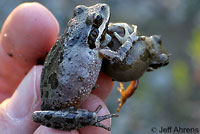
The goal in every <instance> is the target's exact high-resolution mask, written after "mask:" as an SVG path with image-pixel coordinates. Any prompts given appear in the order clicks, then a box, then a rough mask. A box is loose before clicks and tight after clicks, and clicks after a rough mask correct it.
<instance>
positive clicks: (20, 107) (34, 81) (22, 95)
mask: <svg viewBox="0 0 200 134" xmlns="http://www.w3.org/2000/svg"><path fill="white" fill-rule="evenodd" d="M40 74H41V67H40V66H34V67H33V68H32V69H31V70H30V71H29V73H28V74H27V75H26V76H25V77H24V79H23V80H22V82H21V83H20V84H19V86H18V88H17V89H16V91H15V92H14V94H13V95H12V97H11V98H10V100H9V102H8V104H7V111H8V114H9V116H10V117H12V118H23V117H25V116H26V115H28V114H29V113H30V112H31V113H32V112H33V111H34V109H35V108H36V106H35V105H36V104H38V102H39V100H40V98H39V96H40V95H39V94H40V93H39V79H40Z"/></svg>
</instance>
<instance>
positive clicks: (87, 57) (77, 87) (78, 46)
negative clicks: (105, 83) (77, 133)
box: [40, 36, 101, 110]
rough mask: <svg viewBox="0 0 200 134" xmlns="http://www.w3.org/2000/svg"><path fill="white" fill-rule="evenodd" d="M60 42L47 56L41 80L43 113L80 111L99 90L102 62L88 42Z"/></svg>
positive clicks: (61, 40)
mask: <svg viewBox="0 0 200 134" xmlns="http://www.w3.org/2000/svg"><path fill="white" fill-rule="evenodd" d="M69 42H70V41H68V42H67V43H64V38H63V37H62V36H61V38H60V39H59V40H58V41H57V43H56V44H55V46H54V47H53V48H52V49H51V51H50V53H49V54H48V56H47V59H46V62H45V65H44V68H43V71H42V76H41V87H40V88H41V96H42V107H41V109H42V110H55V109H63V108H68V107H70V106H75V107H78V106H79V105H80V104H81V103H82V102H83V101H84V100H85V99H86V98H87V96H88V95H89V94H90V92H91V89H92V88H93V87H94V86H95V83H96V80H97V77H98V74H99V71H100V68H101V60H100V59H99V58H95V57H97V56H98V54H97V51H95V50H93V49H90V48H89V47H86V44H84V42H81V41H79V42H78V43H77V42H76V43H74V44H69Z"/></svg>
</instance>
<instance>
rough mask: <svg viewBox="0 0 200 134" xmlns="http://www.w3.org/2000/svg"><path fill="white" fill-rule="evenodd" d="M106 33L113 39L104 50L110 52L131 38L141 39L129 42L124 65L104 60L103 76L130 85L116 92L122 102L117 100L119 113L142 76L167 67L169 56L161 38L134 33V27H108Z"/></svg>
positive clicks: (118, 24) (122, 24)
mask: <svg viewBox="0 0 200 134" xmlns="http://www.w3.org/2000/svg"><path fill="white" fill-rule="evenodd" d="M107 33H108V34H109V35H110V36H111V37H112V40H111V42H110V43H109V44H108V45H107V46H108V47H109V48H110V49H111V50H113V51H117V50H119V48H120V47H121V46H122V45H123V44H124V43H125V42H126V41H127V40H128V37H129V36H130V35H131V34H135V35H136V36H138V38H141V40H137V41H136V42H132V46H131V48H130V49H129V51H128V52H127V55H126V57H125V58H124V60H123V61H119V62H116V61H115V62H113V61H112V60H107V59H103V65H102V71H103V72H104V73H105V74H107V75H108V76H110V77H112V78H113V80H116V81H120V82H127V81H132V82H131V84H130V86H129V87H128V88H127V90H124V87H123V84H122V83H120V88H118V90H119V92H120V93H121V95H122V98H121V99H119V100H118V102H119V105H120V106H119V108H118V109H117V111H118V112H119V111H120V108H121V107H122V105H123V104H124V103H125V101H126V99H127V98H129V97H130V96H131V95H132V94H133V93H134V92H135V90H136V88H137V85H138V79H139V78H140V77H141V76H142V75H143V73H144V72H145V71H153V70H155V69H157V68H159V67H162V66H166V65H167V64H168V63H169V56H170V54H168V53H167V52H166V50H165V49H164V48H163V47H162V44H161V42H162V41H161V38H160V36H158V35H153V36H150V37H147V36H142V35H141V34H140V33H139V32H138V31H137V26H136V25H129V24H127V23H110V24H109V26H108V31H107ZM125 51H126V50H125Z"/></svg>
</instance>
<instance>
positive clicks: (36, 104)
mask: <svg viewBox="0 0 200 134" xmlns="http://www.w3.org/2000/svg"><path fill="white" fill-rule="evenodd" d="M41 68H42V66H34V67H33V70H34V71H33V77H34V79H33V83H34V84H33V95H34V98H33V102H32V107H31V111H33V110H35V108H36V107H39V106H40V102H41V99H40V93H39V92H40V90H37V81H39V80H38V78H40V74H41V73H39V71H38V70H39V69H40V72H41ZM38 75H39V76H38Z"/></svg>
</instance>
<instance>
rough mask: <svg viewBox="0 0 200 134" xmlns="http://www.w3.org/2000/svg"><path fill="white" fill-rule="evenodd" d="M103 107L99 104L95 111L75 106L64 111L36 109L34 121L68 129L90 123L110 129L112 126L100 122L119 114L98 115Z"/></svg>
mask: <svg viewBox="0 0 200 134" xmlns="http://www.w3.org/2000/svg"><path fill="white" fill-rule="evenodd" d="M101 108H102V107H101V106H99V107H98V108H97V109H96V110H95V111H94V112H91V111H88V110H86V109H78V110H76V109H74V108H73V107H71V108H69V109H65V110H62V111H50V110H49V111H35V112H34V113H33V121H35V122H37V123H41V124H42V125H45V126H47V127H51V128H55V129H60V130H67V131H70V130H72V129H79V128H82V127H85V126H88V125H90V126H96V127H102V128H104V129H106V130H109V131H110V127H107V126H104V125H103V124H101V123H100V122H101V121H102V120H105V119H108V118H111V117H118V115H116V114H109V115H105V116H98V115H97V113H98V112H99V111H100V110H101ZM41 119H42V120H41ZM44 120H45V121H44Z"/></svg>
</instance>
